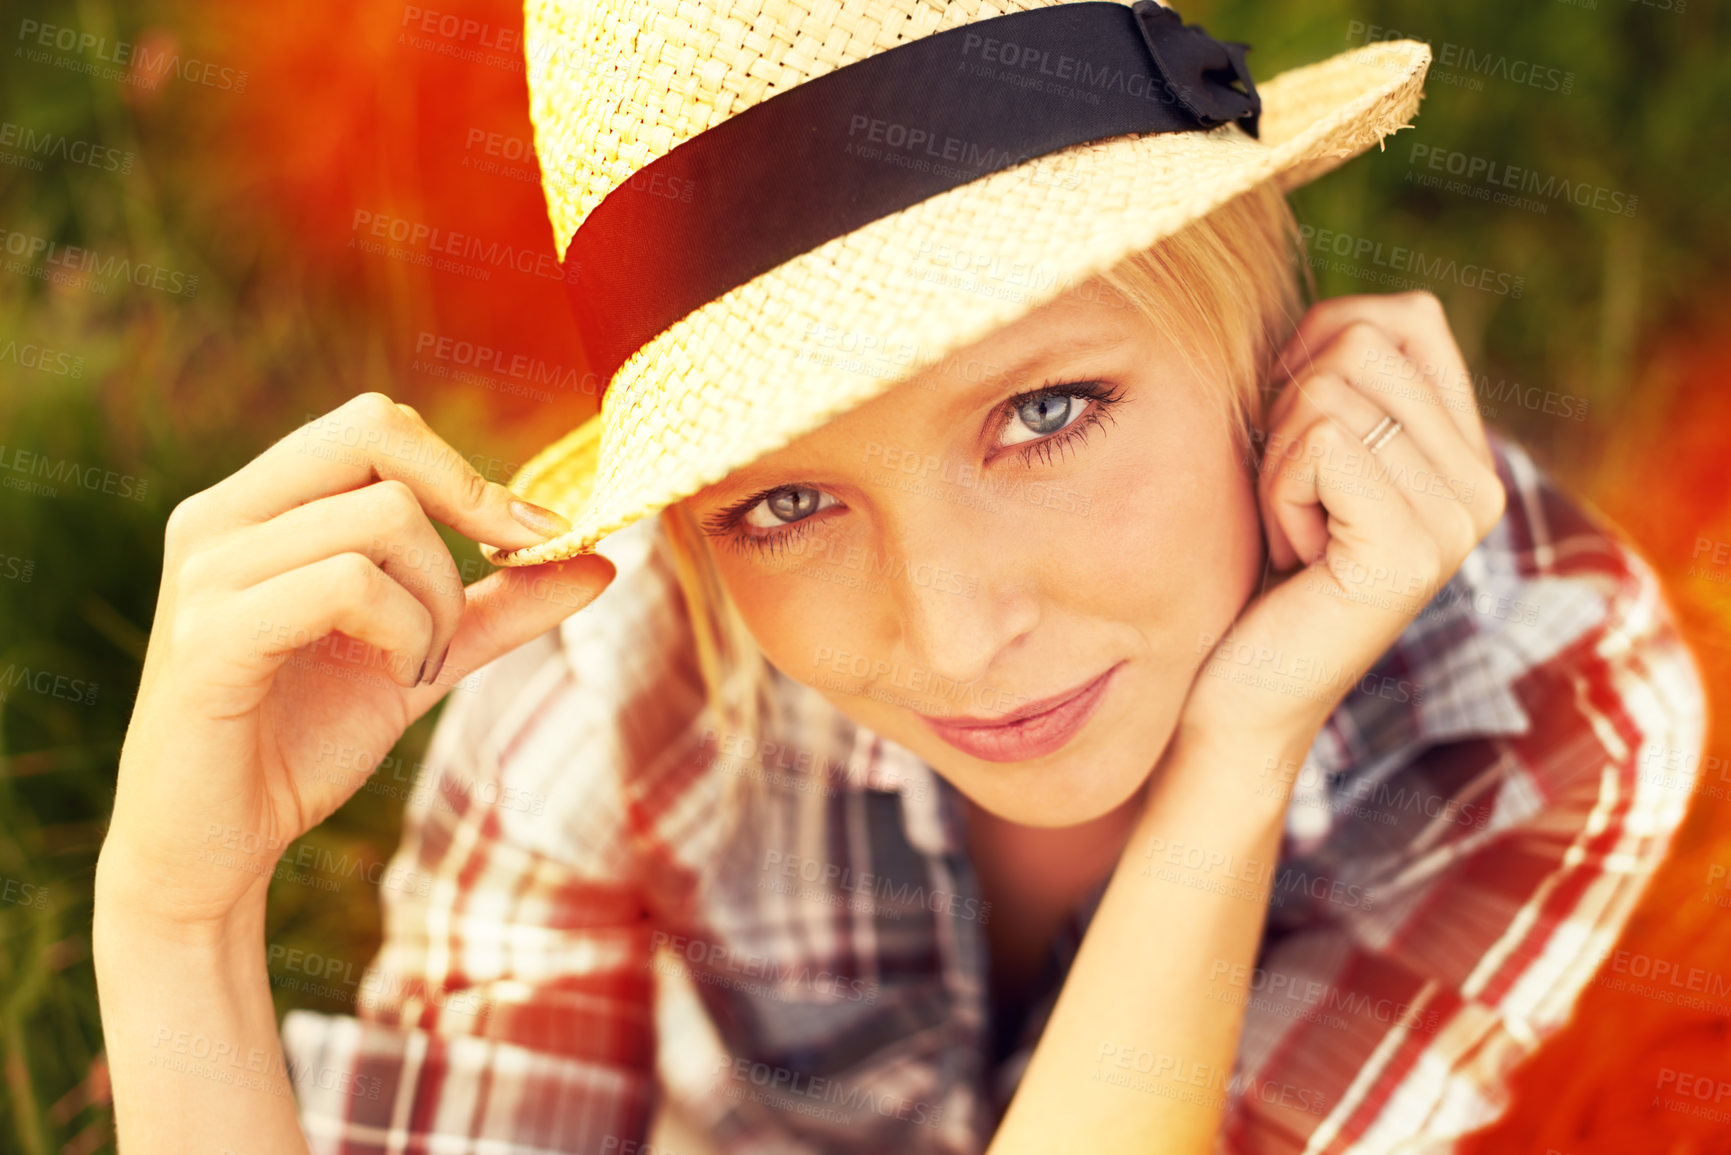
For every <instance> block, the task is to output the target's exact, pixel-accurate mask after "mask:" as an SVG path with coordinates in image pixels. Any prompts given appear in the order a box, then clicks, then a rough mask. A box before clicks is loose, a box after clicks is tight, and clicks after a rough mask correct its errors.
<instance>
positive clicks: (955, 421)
mask: <svg viewBox="0 0 1731 1155" xmlns="http://www.w3.org/2000/svg"><path fill="white" fill-rule="evenodd" d="M1215 397H1216V394H1215V393H1214V392H1213V391H1212V390H1210V389H1209V388H1208V387H1207V385H1206V384H1205V383H1204V381H1203V380H1202V379H1201V378H1200V377H1199V376H1198V374H1197V371H1196V370H1194V369H1192V368H1191V367H1190V366H1189V365H1188V364H1187V363H1186V359H1185V358H1184V357H1183V356H1182V354H1181V353H1180V352H1179V351H1178V350H1176V349H1174V348H1172V347H1170V346H1169V345H1167V344H1166V343H1165V342H1163V341H1162V340H1161V339H1160V338H1159V337H1158V336H1157V335H1156V332H1155V330H1154V329H1153V327H1152V326H1151V325H1150V324H1149V323H1148V322H1147V321H1146V320H1145V319H1144V318H1143V317H1142V315H1141V314H1140V313H1139V312H1137V311H1136V310H1135V309H1133V308H1131V307H1130V306H1129V305H1128V303H1127V302H1126V301H1125V300H1124V299H1123V298H1122V297H1121V296H1119V295H1118V294H1116V293H1115V292H1113V291H1111V290H1110V289H1106V288H1105V287H1104V286H1103V285H1101V284H1100V283H1098V282H1092V283H1090V284H1089V285H1086V286H1083V287H1082V288H1081V289H1079V290H1077V291H1075V292H1072V293H1070V294H1068V295H1067V296H1065V297H1063V298H1060V299H1059V300H1057V301H1055V302H1053V303H1052V304H1050V305H1047V306H1045V307H1043V308H1041V309H1039V310H1036V311H1034V312H1032V313H1030V314H1028V315H1027V316H1025V317H1023V318H1022V319H1021V320H1019V321H1017V322H1016V323H1014V324H1012V325H1010V326H1007V327H1005V328H1003V329H1000V330H998V331H996V332H994V333H992V334H991V335H989V336H988V337H986V338H985V339H983V340H981V341H979V342H978V343H977V344H975V345H973V346H971V347H970V348H968V349H966V350H964V351H963V352H962V353H960V354H959V355H957V356H956V357H953V358H950V359H948V360H946V362H945V363H944V365H943V366H942V367H941V368H940V369H938V370H934V371H932V372H931V373H928V374H925V375H922V376H920V377H917V378H913V379H910V380H908V381H906V382H903V383H902V384H900V385H897V386H896V387H895V388H894V389H892V390H890V391H889V392H887V393H885V394H884V395H882V396H880V397H878V398H875V399H874V400H872V401H870V402H868V403H867V404H865V405H863V406H861V407H859V408H857V409H855V410H853V411H851V412H849V413H847V414H845V415H843V416H841V417H839V418H836V419H835V420H833V421H831V422H829V423H828V424H827V425H825V426H823V427H822V428H821V429H819V430H817V431H816V432H814V433H811V434H809V435H807V436H805V437H803V438H801V439H800V440H798V441H796V442H794V443H793V444H791V445H789V446H788V447H786V448H784V449H782V450H780V451H778V452H776V453H773V454H770V455H768V456H766V457H764V458H761V459H759V460H758V461H756V462H754V463H753V464H752V465H750V466H748V467H746V468H744V469H741V470H739V471H738V472H736V473H734V474H732V475H730V476H729V477H727V478H726V479H725V480H723V481H721V482H719V483H717V484H716V485H713V486H711V487H710V488H708V489H706V490H704V491H703V492H701V493H699V494H697V495H696V496H694V497H693V498H691V499H689V500H688V502H687V505H688V507H689V509H690V511H691V513H692V514H693V515H694V516H695V518H696V520H697V522H698V523H699V524H700V525H702V526H703V527H704V531H705V534H706V535H707V540H708V543H709V545H710V547H711V553H712V554H713V555H714V559H715V564H716V566H717V568H718V570H719V572H720V575H721V579H722V582H723V584H724V585H725V587H726V589H727V591H728V593H729V595H730V596H731V597H732V599H733V601H734V602H735V604H736V605H737V606H738V608H739V611H740V613H741V615H742V616H743V618H744V620H745V622H746V625H747V626H748V627H749V628H750V630H751V632H752V634H753V635H755V637H756V639H757V641H758V644H759V645H760V646H761V647H762V649H763V651H764V653H765V655H766V656H767V657H768V658H769V660H770V661H771V662H773V663H774V664H775V665H776V666H777V667H779V668H780V669H781V670H782V671H783V672H784V673H786V674H788V675H789V676H791V677H793V678H795V679H798V680H799V681H801V682H803V683H805V684H807V685H809V686H812V687H814V688H815V689H817V690H818V691H820V692H821V693H822V694H823V695H824V696H825V697H826V698H828V699H829V701H830V702H832V703H833V704H834V705H835V706H836V707H837V708H839V709H840V710H841V711H842V712H843V713H845V714H846V715H848V716H849V717H850V718H852V719H853V720H854V721H856V722H858V723H860V724H861V725H864V726H867V727H869V728H871V729H872V730H875V731H877V732H878V733H879V734H882V735H883V736H885V737H887V738H889V739H891V740H893V741H896V742H899V743H901V744H902V745H903V746H906V747H907V748H908V749H910V750H912V751H913V752H914V753H916V754H917V755H919V756H920V757H921V758H923V759H924V760H925V761H926V762H928V763H929V764H930V765H931V766H932V767H933V768H934V769H936V770H937V771H938V772H939V773H940V774H942V775H944V777H945V778H947V779H949V780H950V781H951V782H952V783H954V784H955V786H956V787H957V788H958V789H959V790H961V791H962V793H964V794H965V795H967V796H968V797H969V798H970V799H971V800H972V801H973V802H974V803H975V804H977V805H978V806H980V807H982V808H984V809H986V810H988V811H990V812H992V813H994V814H996V815H998V816H1000V817H1003V818H1006V819H1009V820H1011V821H1013V822H1020V823H1025V824H1029V825H1034V826H1068V825H1073V824H1076V823H1081V822H1086V821H1088V820H1090V819H1093V818H1097V817H1099V816H1101V815H1103V814H1105V813H1106V812H1108V811H1110V810H1112V809H1114V808H1115V807H1117V806H1119V805H1120V804H1122V803H1124V802H1125V801H1126V800H1127V799H1128V798H1129V797H1130V796H1131V795H1132V794H1134V793H1135V792H1136V790H1137V789H1138V788H1139V787H1140V786H1141V785H1142V783H1143V782H1144V781H1145V779H1146V778H1147V776H1148V774H1149V772H1150V771H1151V770H1152V769H1153V767H1154V765H1155V762H1156V760H1157V759H1158V758H1159V756H1160V754H1161V752H1162V751H1163V750H1164V749H1165V746H1166V743H1167V740H1168V739H1169V738H1170V736H1171V734H1172V731H1173V728H1174V725H1175V724H1176V722H1177V719H1178V715H1179V709H1180V707H1181V706H1182V705H1183V702H1184V698H1185V695H1186V693H1187V692H1188V690H1189V688H1190V684H1191V682H1192V680H1193V678H1194V676H1195V672H1196V670H1197V667H1198V663H1199V661H1200V659H1201V658H1202V656H1203V654H1204V652H1205V650H1206V649H1207V647H1206V646H1205V645H1204V644H1203V640H1204V638H1206V637H1211V636H1212V637H1218V636H1219V635H1221V634H1223V633H1225V632H1226V629H1227V627H1228V626H1229V625H1230V624H1231V622H1232V620H1233V619H1234V618H1235V617H1236V616H1237V614H1238V611H1239V610H1240V609H1241V608H1242V607H1243V605H1244V603H1245V601H1246V600H1247V599H1248V597H1249V596H1250V595H1251V593H1252V592H1253V591H1254V589H1255V587H1256V583H1257V580H1258V578H1259V576H1260V573H1261V565H1262V535H1261V523H1260V520H1259V517H1258V512H1257V504H1256V497H1255V490H1254V476H1253V474H1252V473H1251V472H1250V471H1249V469H1247V468H1246V466H1245V465H1244V464H1243V462H1242V460H1241V457H1240V454H1239V452H1238V450H1237V449H1236V446H1235V443H1234V441H1233V438H1232V435H1231V431H1230V429H1229V427H1228V425H1227V422H1226V419H1225V417H1224V414H1223V412H1222V406H1221V405H1220V404H1219V402H1218V401H1217V400H1216V399H1215Z"/></svg>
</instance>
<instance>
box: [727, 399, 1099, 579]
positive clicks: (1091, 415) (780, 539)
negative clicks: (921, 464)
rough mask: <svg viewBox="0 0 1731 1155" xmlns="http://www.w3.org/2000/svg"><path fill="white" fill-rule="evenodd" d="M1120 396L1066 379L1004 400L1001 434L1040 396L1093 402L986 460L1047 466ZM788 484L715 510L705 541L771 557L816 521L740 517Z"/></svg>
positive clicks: (1096, 422)
mask: <svg viewBox="0 0 1731 1155" xmlns="http://www.w3.org/2000/svg"><path fill="white" fill-rule="evenodd" d="M1123 396H1124V395H1123V392H1122V391H1121V390H1120V389H1118V388H1117V387H1116V386H1109V385H1107V384H1105V383H1104V382H1102V381H1065V382H1059V383H1057V384H1051V383H1048V384H1045V385H1042V386H1040V387H1039V388H1038V389H1032V390H1029V391H1028V392H1026V393H1018V394H1016V395H1015V396H1014V397H1011V398H1009V399H1008V400H1006V401H1005V402H1004V405H1003V414H1004V419H1003V421H1001V422H999V423H998V424H997V425H996V426H995V427H994V428H995V429H996V430H997V431H998V432H999V433H1000V434H1001V433H1002V431H1003V428H1004V426H1006V425H1008V424H1009V423H1010V422H1011V421H1014V420H1015V419H1016V410H1017V409H1019V408H1020V407H1021V406H1023V405H1025V404H1027V403H1028V402H1029V401H1033V400H1035V399H1037V398H1040V397H1075V398H1079V399H1081V400H1084V401H1092V402H1094V404H1093V405H1091V406H1089V407H1088V411H1087V412H1086V413H1084V414H1082V416H1080V417H1078V418H1077V419H1076V420H1074V421H1072V422H1071V423H1070V424H1068V425H1066V426H1064V428H1062V429H1060V430H1058V431H1057V432H1055V433H1050V434H1047V435H1046V436H1045V437H1041V438H1039V439H1038V440H1035V441H1025V442H1022V443H1021V444H1018V445H1010V446H1005V447H1004V448H1003V449H1002V450H999V451H998V452H997V453H994V454H992V456H991V457H989V458H987V460H988V461H993V460H996V459H997V458H998V457H1001V456H1003V454H1005V453H1011V452H1013V453H1015V454H1016V455H1017V456H1018V457H1020V458H1021V459H1022V463H1023V464H1024V465H1031V464H1032V463H1033V460H1034V458H1035V457H1036V456H1038V457H1039V458H1040V459H1041V460H1042V461H1043V462H1044V463H1045V464H1047V465H1050V464H1051V463H1052V462H1053V460H1054V459H1055V456H1061V455H1062V454H1063V453H1065V452H1070V451H1073V450H1075V449H1076V448H1078V447H1080V446H1081V445H1082V444H1084V443H1085V442H1086V441H1087V439H1088V430H1089V429H1097V428H1100V427H1101V424H1102V419H1104V418H1110V417H1111V409H1112V407H1113V406H1115V405H1116V404H1117V403H1118V402H1119V401H1121V400H1123ZM786 488H788V487H787V486H781V485H778V486H775V487H774V488H772V489H765V490H762V491H760V492H758V493H754V494H752V495H751V496H750V497H746V498H742V499H741V500H739V501H736V502H734V503H733V504H732V505H730V506H728V507H727V508H726V509H722V510H718V511H717V512H715V513H713V514H711V515H710V516H709V517H708V518H706V519H704V521H703V531H704V533H705V534H707V535H708V536H710V537H718V538H721V539H722V540H723V541H724V542H725V543H726V544H727V545H728V546H729V547H732V548H736V549H748V550H752V551H754V552H756V553H758V554H759V555H762V556H765V557H773V556H775V555H776V554H777V553H779V552H780V551H781V549H782V547H783V546H785V545H787V544H788V543H790V542H792V541H794V540H796V539H797V538H799V537H800V536H802V535H803V534H804V533H805V532H806V529H807V527H809V526H810V524H811V523H812V522H813V521H815V520H816V517H817V515H816V514H813V515H812V516H810V517H804V518H801V519H800V520H799V521H794V522H789V523H788V524H787V526H786V528H784V529H773V530H766V531H761V532H760V531H756V530H755V529H753V528H752V527H748V526H746V525H745V524H744V523H745V515H746V514H747V513H749V512H751V510H752V508H753V507H754V506H756V505H757V504H758V503H759V502H761V501H762V500H763V499H764V498H766V497H769V496H771V495H772V494H775V493H777V492H779V491H781V490H783V489H786Z"/></svg>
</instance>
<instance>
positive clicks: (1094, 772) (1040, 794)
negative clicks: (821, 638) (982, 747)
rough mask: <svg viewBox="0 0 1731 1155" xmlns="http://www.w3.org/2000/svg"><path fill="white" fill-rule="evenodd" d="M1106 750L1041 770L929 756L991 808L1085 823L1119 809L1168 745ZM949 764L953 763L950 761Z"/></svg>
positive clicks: (1030, 819) (1025, 821) (1051, 761)
mask: <svg viewBox="0 0 1731 1155" xmlns="http://www.w3.org/2000/svg"><path fill="white" fill-rule="evenodd" d="M1112 745H1113V746H1115V747H1117V749H1115V750H1113V751H1111V752H1109V753H1107V754H1105V755H1102V754H1099V753H1091V754H1087V755H1082V754H1080V753H1078V754H1077V755H1074V756H1063V755H1059V756H1056V757H1053V758H1048V759H1043V760H1042V761H1043V763H1044V765H1042V766H1040V767H1039V768H1038V769H1034V768H1032V767H1029V768H1028V769H1025V770H1023V769H1019V768H1017V767H1016V766H1014V765H1005V764H992V763H980V762H975V761H972V760H969V759H962V760H963V761H968V762H970V764H969V765H966V766H963V765H958V764H955V762H954V761H953V760H950V759H943V758H941V757H940V758H939V759H938V760H932V759H927V761H928V762H930V763H931V766H932V768H933V769H934V770H936V771H937V772H938V773H939V774H941V775H943V776H944V778H945V779H947V780H948V781H949V782H950V784H951V785H953V786H955V788H956V789H957V790H960V791H961V792H962V793H963V794H965V795H967V797H968V799H969V800H970V801H971V802H973V803H974V805H976V806H978V807H979V808H980V809H982V810H985V811H986V812H988V813H990V814H992V815H994V816H996V817H998V818H1002V819H1004V820H1005V821H1008V822H1015V823H1019V824H1020V825H1023V826H1044V827H1062V826H1080V825H1082V824H1084V823H1087V822H1092V821H1094V820H1095V819H1097V818H1103V817H1105V816H1106V815H1108V814H1110V813H1112V811H1114V810H1117V809H1118V808H1119V807H1121V806H1123V805H1124V804H1125V803H1126V802H1128V801H1130V800H1131V798H1132V797H1134V796H1135V794H1136V793H1137V791H1139V790H1140V789H1141V788H1142V785H1143V783H1145V782H1146V781H1147V780H1148V776H1149V774H1151V773H1152V772H1153V770H1154V767H1155V765H1156V763H1158V761H1159V759H1160V754H1161V752H1162V751H1163V750H1164V749H1165V740H1164V737H1163V738H1162V740H1161V741H1160V742H1159V743H1158V745H1157V746H1155V745H1153V744H1150V743H1146V742H1140V741H1139V742H1135V743H1127V742H1124V741H1122V740H1120V741H1116V742H1114V743H1112ZM946 763H949V764H946Z"/></svg>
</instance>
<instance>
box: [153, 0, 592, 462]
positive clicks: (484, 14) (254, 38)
mask: <svg viewBox="0 0 1731 1155" xmlns="http://www.w3.org/2000/svg"><path fill="white" fill-rule="evenodd" d="M198 7H199V9H200V10H199V11H197V12H196V13H189V14H188V16H187V17H186V19H185V20H183V21H182V22H181V24H182V26H183V27H187V28H197V29H199V30H200V38H201V40H207V41H208V45H201V47H205V48H206V51H207V52H208V53H209V54H211V55H220V56H221V58H222V59H223V60H224V62H225V63H232V65H233V66H235V67H237V68H244V69H246V70H247V71H248V73H249V77H248V81H247V88H246V92H245V93H243V94H241V95H238V96H234V97H232V98H230V99H228V100H224V101H218V100H215V99H207V100H202V101H199V102H198V104H199V107H198V108H197V110H196V115H197V116H198V117H200V118H202V119H206V120H207V121H208V130H209V131H208V133H207V134H205V135H204V136H203V138H202V140H200V141H199V142H188V143H189V144H193V146H194V147H199V148H206V149H208V151H209V156H208V163H207V164H206V165H205V166H204V171H208V172H210V173H211V174H212V179H213V180H214V181H216V182H218V184H220V186H221V187H220V188H218V189H213V190H212V193H211V197H210V199H211V201H212V203H213V204H216V205H219V206H220V209H219V211H220V212H221V213H222V214H223V215H224V216H227V217H233V216H234V215H235V209H234V206H235V205H237V204H244V205H247V206H249V208H250V210H251V213H252V218H253V219H252V220H251V221H249V222H248V223H249V224H250V225H251V226H252V227H256V228H259V229H262V230H266V231H267V232H269V233H270V234H272V235H273V236H274V237H276V238H278V239H279V240H281V241H282V242H283V243H284V244H285V245H287V246H288V248H289V249H290V250H291V251H292V252H293V253H295V254H296V257H297V259H299V260H302V261H304V262H306V263H308V264H309V265H311V267H312V275H314V276H315V277H319V278H320V280H321V283H320V284H319V285H318V286H317V287H318V291H319V292H321V293H325V294H327V295H328V296H332V297H335V298H336V299H343V298H345V297H346V298H350V299H352V303H353V305H354V307H356V308H359V309H362V310H366V311H367V312H368V313H369V314H371V316H372V317H373V318H374V320H375V321H376V322H378V323H379V326H380V327H381V328H383V329H384V330H385V331H386V332H387V334H388V340H389V342H390V344H391V346H392V350H391V354H390V356H391V364H392V365H394V366H398V367H409V368H410V370H411V371H406V372H404V373H402V374H401V379H400V380H398V381H394V382H390V381H381V382H378V383H375V384H374V385H373V386H372V387H374V388H382V389H387V390H391V391H392V395H393V396H399V397H400V398H401V399H402V400H405V401H410V402H411V403H414V402H415V401H417V400H418V399H424V398H428V397H433V396H436V395H438V394H439V393H440V392H441V391H445V390H450V389H452V388H461V389H465V390H466V391H467V392H468V393H470V394H473V395H474V397H475V398H476V403H477V404H479V405H483V406H484V407H485V409H486V411H487V412H488V414H489V415H496V419H493V418H490V419H493V420H495V423H496V425H497V426H498V427H506V426H509V425H511V424H513V423H532V424H533V426H534V432H533V433H530V434H526V435H525V436H524V437H523V438H522V440H523V441H524V443H529V442H533V443H535V444H537V445H539V444H542V443H545V442H546V441H548V440H551V439H552V436H555V435H557V434H558V433H562V432H564V431H565V430H566V429H570V428H573V427H574V426H575V425H576V424H578V423H579V422H580V421H581V420H582V419H583V418H584V417H586V416H588V415H589V414H590V413H592V412H594V410H595V408H596V406H597V398H596V392H597V389H596V382H595V380H594V378H593V376H591V375H589V374H588V366H587V364H586V362H585V361H584V358H583V353H582V350H581V347H580V345H579V344H578V342H577V338H576V334H575V330H574V327H573V325H572V321H571V314H570V308H569V306H568V304H567V302H566V297H565V287H564V281H563V278H564V277H565V275H566V270H565V268H564V266H562V265H561V264H560V263H559V260H558V254H557V253H555V252H554V248H553V232H552V228H551V226H550V225H549V224H548V221H547V209H546V202H545V199H544V197H543V195H542V192H541V176H540V168H539V165H538V162H537V160H536V157H535V150H534V143H533V136H534V133H533V129H532V127H531V125H530V121H529V105H528V87H527V82H526V80H525V73H524V48H523V11H522V6H521V4H514V3H511V2H510V0H450V2H445V0H434V2H433V3H431V4H425V5H422V4H401V3H398V4H385V5H365V4H361V5H355V4H349V3H344V2H342V0H308V2H307V3H301V4H295V5H292V6H289V7H287V8H283V7H280V6H265V7H260V6H257V5H217V4H204V5H199V6H198Z"/></svg>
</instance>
